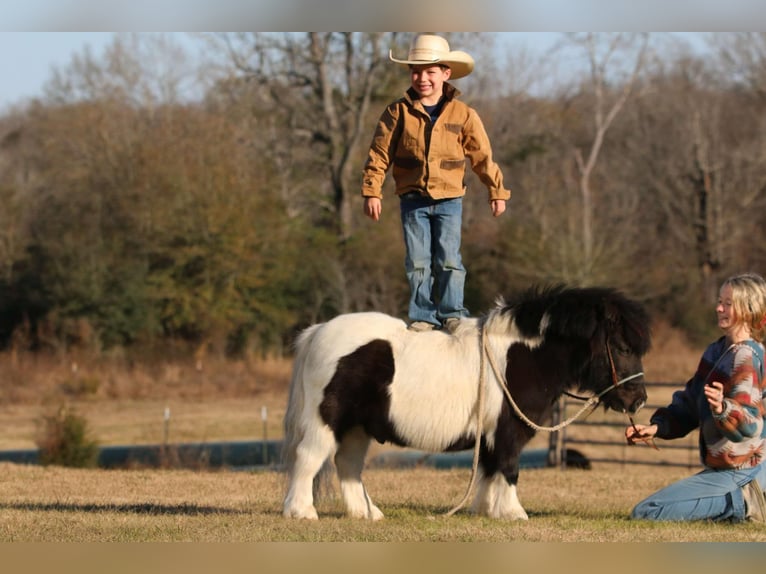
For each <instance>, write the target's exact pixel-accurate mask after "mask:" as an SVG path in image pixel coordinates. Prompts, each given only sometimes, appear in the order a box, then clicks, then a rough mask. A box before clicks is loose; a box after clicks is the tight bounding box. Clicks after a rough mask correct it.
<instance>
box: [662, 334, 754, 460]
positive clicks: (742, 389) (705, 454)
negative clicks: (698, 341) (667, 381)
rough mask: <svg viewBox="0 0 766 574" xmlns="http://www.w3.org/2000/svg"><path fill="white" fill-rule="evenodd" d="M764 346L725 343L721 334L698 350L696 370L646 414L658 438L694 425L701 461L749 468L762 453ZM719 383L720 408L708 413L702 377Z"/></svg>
mask: <svg viewBox="0 0 766 574" xmlns="http://www.w3.org/2000/svg"><path fill="white" fill-rule="evenodd" d="M763 357H764V347H763V345H761V344H760V343H758V342H756V341H753V340H748V341H745V342H742V343H737V344H735V345H728V344H727V343H726V338H725V337H721V338H720V339H718V340H717V341H716V342H714V343H712V344H711V345H710V346H709V347H708V348H707V349H705V352H704V353H703V354H702V358H701V359H700V363H699V366H698V367H697V372H696V373H695V374H694V376H693V377H692V378H691V379H690V380H689V381H688V382H687V383H686V386H685V387H684V389H683V390H680V391H677V392H675V393H674V394H673V400H672V401H671V403H670V405H668V406H667V407H664V408H661V409H658V410H657V411H656V412H655V413H654V414H653V415H652V418H651V422H652V423H653V424H656V425H657V434H656V436H657V437H658V438H663V439H673V438H678V437H682V436H686V435H687V434H689V433H690V432H691V431H692V430H694V429H695V428H699V429H700V432H699V448H700V458H701V461H702V464H703V465H705V466H706V467H707V468H712V469H739V468H752V467H754V466H756V465H758V464H759V463H760V462H762V461H763V460H764V456H766V432H765V431H764V416H766V409H764V400H763V397H764V393H766V385H765V384H764V367H763ZM713 381H718V382H720V383H723V388H724V397H725V398H724V410H723V412H722V413H721V414H720V415H713V413H712V412H711V410H710V406H709V405H708V402H707V399H706V398H705V393H704V387H705V385H706V384H707V383H709V382H713Z"/></svg>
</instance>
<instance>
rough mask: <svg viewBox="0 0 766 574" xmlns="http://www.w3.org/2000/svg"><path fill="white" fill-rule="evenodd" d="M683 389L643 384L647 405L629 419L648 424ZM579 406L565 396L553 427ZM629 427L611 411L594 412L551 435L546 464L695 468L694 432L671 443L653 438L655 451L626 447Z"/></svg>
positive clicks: (669, 384)
mask: <svg viewBox="0 0 766 574" xmlns="http://www.w3.org/2000/svg"><path fill="white" fill-rule="evenodd" d="M680 388H683V383H661V382H652V383H650V382H647V383H646V389H647V394H648V395H649V402H648V403H647V405H646V406H645V407H644V408H643V409H641V411H640V412H639V413H638V414H637V415H635V416H634V417H633V419H634V420H635V422H636V423H637V424H639V423H640V424H648V420H649V417H650V416H651V415H652V413H653V412H654V411H655V410H656V409H657V408H659V407H664V406H666V405H667V404H669V403H670V399H671V398H672V394H673V391H676V390H678V389H680ZM580 408H582V403H581V402H578V401H577V400H576V399H572V398H569V397H565V398H563V399H562V400H561V402H560V403H559V406H558V409H557V412H555V413H554V417H553V421H554V422H553V424H558V422H559V421H561V420H566V419H567V418H568V417H570V416H572V415H573V414H575V413H576V412H577V411H578V410H579V409H580ZM629 424H630V421H629V420H628V418H627V416H625V415H621V414H619V413H615V412H614V411H603V410H602V409H598V410H596V411H594V412H592V413H591V414H590V415H589V416H588V417H587V418H585V419H583V418H582V417H581V418H579V419H578V420H576V421H575V422H573V423H572V424H570V425H569V426H567V427H565V428H564V429H563V430H561V431H559V432H554V433H551V436H550V442H549V451H548V463H549V465H551V466H561V467H562V468H564V467H566V466H581V465H583V464H584V463H585V462H587V463H606V464H623V465H633V464H646V465H660V466H680V467H686V468H690V469H692V468H695V467H699V465H700V462H699V449H698V445H697V433H696V432H691V433H689V435H687V436H686V437H684V438H680V439H674V440H672V441H663V440H661V439H656V441H655V442H656V446H657V450H654V449H653V448H652V447H651V446H649V445H645V444H643V443H641V444H637V445H628V444H627V443H626V441H625V427H626V426H628V425H629Z"/></svg>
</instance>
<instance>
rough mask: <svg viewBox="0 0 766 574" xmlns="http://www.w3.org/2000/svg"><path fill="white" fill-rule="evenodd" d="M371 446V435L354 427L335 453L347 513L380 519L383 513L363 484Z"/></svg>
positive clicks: (356, 516)
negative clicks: (366, 456)
mask: <svg viewBox="0 0 766 574" xmlns="http://www.w3.org/2000/svg"><path fill="white" fill-rule="evenodd" d="M369 446H370V437H369V436H368V435H367V433H365V432H364V430H363V429H362V428H361V427H357V428H355V429H353V430H352V431H351V432H349V433H348V434H346V436H344V437H343V440H341V442H340V445H339V447H338V452H337V453H336V454H335V466H336V468H337V469H338V479H339V480H340V491H341V494H342V495H343V502H344V503H345V505H346V513H347V514H348V515H349V516H352V517H354V518H368V519H370V520H380V519H381V518H383V513H382V512H381V511H380V509H379V508H378V507H377V506H375V505H374V504H373V503H372V500H370V497H369V495H368V494H367V490H366V489H365V488H364V484H362V469H363V468H364V458H365V455H366V454H367V449H368V447H369Z"/></svg>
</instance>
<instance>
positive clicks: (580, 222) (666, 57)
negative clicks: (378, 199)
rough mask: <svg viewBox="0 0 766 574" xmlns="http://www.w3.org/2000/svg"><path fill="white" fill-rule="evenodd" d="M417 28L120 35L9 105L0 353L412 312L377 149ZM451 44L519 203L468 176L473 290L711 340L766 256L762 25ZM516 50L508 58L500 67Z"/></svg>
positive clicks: (202, 341)
mask: <svg viewBox="0 0 766 574" xmlns="http://www.w3.org/2000/svg"><path fill="white" fill-rule="evenodd" d="M409 40H410V36H409V35H408V34H372V33H321V34H320V33H294V34H285V33H280V34H276V33H275V34H267V33H252V34H217V35H203V36H198V37H195V38H194V39H193V41H194V42H199V43H201V44H204V46H205V54H206V60H205V61H204V62H201V61H197V60H194V59H192V58H191V57H190V56H189V55H188V53H187V52H186V51H185V48H184V47H182V46H180V45H177V44H174V43H173V42H172V41H170V40H169V39H167V38H165V37H162V36H155V35H132V36H116V37H115V40H114V43H113V44H112V45H111V46H110V48H109V49H108V50H107V51H106V52H104V53H103V54H101V55H93V54H91V53H89V52H85V53H83V54H81V55H77V56H76V57H74V58H73V60H72V62H71V63H70V64H69V65H68V66H67V67H65V68H63V69H57V70H55V71H54V73H53V74H52V77H51V79H50V81H49V83H48V85H47V88H46V93H45V96H44V97H42V98H39V99H36V100H34V101H31V102H27V103H24V104H23V105H21V106H17V107H15V108H13V109H11V110H9V111H7V112H6V113H5V114H4V115H3V116H1V117H0V205H1V206H2V209H0V343H1V344H2V345H3V346H4V347H6V348H23V349H45V350H51V351H56V352H59V351H66V350H68V349H70V348H72V347H78V348H85V349H89V350H92V351H94V352H96V353H100V352H102V351H104V350H109V349H115V348H120V349H135V350H141V349H146V348H149V347H154V348H156V347H157V346H158V345H161V346H172V345H174V346H179V345H180V346H181V347H183V348H187V347H188V349H189V350H190V352H191V351H193V352H194V353H196V354H198V355H201V354H205V353H209V352H213V353H217V354H221V355H241V354H244V353H257V354H272V353H276V354H284V353H288V352H289V344H290V341H291V340H292V336H293V335H294V333H295V332H296V330H297V329H299V328H301V327H304V326H306V325H308V324H310V323H313V322H315V321H319V320H323V319H327V318H329V317H331V316H333V315H335V314H338V313H344V312H350V311H360V310H379V311H383V312H388V313H391V314H394V315H399V316H404V315H405V314H406V302H407V298H408V288H407V285H406V281H405V276H404V270H403V256H404V254H403V247H402V240H401V231H400V229H399V221H398V209H397V207H398V206H397V205H396V201H395V199H394V198H393V194H392V185H391V182H390V181H389V182H388V184H387V188H386V199H385V200H384V213H383V220H382V221H381V222H379V223H373V222H371V221H370V220H368V219H366V218H364V217H363V215H362V212H361V198H360V197H359V187H360V181H361V169H362V162H363V160H364V157H365V153H366V147H367V145H368V143H369V138H370V137H371V135H372V130H373V129H374V125H375V121H376V119H377V117H378V114H379V113H380V112H381V111H382V109H383V107H384V106H385V105H386V104H387V103H388V102H390V101H391V100H393V99H394V98H396V97H398V96H399V95H400V94H401V93H402V92H403V90H404V89H405V88H406V87H407V84H408V77H407V74H406V72H404V71H403V70H402V69H400V68H399V67H396V66H395V65H393V64H390V63H389V62H388V60H387V55H388V50H389V49H390V48H394V49H395V50H399V51H406V46H407V45H408V43H409ZM496 40H497V38H496V37H495V36H494V35H492V34H479V35H477V34H451V35H450V41H451V42H452V45H453V47H454V48H456V49H466V50H468V51H469V52H471V53H472V54H473V55H474V57H475V58H476V60H477V62H479V65H478V67H477V70H476V71H475V73H474V74H472V76H469V77H468V78H466V79H464V80H459V81H458V82H456V85H457V86H458V88H459V89H460V90H461V91H463V96H462V97H463V99H464V100H465V101H467V102H468V103H470V104H471V105H473V106H474V107H476V108H477V110H478V111H479V113H480V115H481V116H482V118H483V120H484V123H485V124H486V126H487V129H488V132H489V134H490V138H491V139H492V142H493V147H494V152H495V156H496V159H497V161H498V162H499V163H500V164H501V167H502V168H503V171H504V173H505V176H506V180H507V183H508V185H509V187H511V189H512V190H513V198H512V200H511V202H510V203H509V213H508V214H506V215H504V216H503V217H501V218H499V219H496V220H495V219H493V218H492V217H491V216H490V212H489V209H488V207H487V201H486V191H485V190H484V189H483V188H482V186H481V185H480V184H479V183H478V182H477V181H476V179H475V178H474V177H473V176H469V178H468V182H467V183H468V187H469V191H468V195H467V199H466V206H465V216H464V238H463V250H464V259H465V261H466V264H467V267H468V271H469V276H468V283H467V304H468V307H469V309H471V310H472V311H473V312H474V313H475V314H479V313H481V312H483V311H484V310H485V309H486V308H488V307H489V306H490V305H491V304H492V302H493V300H494V299H495V298H496V296H498V295H500V294H503V293H508V292H510V291H512V290H516V289H519V288H523V287H526V286H528V285H529V284H531V283H550V282H567V283H572V284H578V285H588V284H609V285H614V286H617V287H619V288H621V289H623V290H625V291H626V292H627V293H628V294H629V295H631V296H633V297H636V298H639V299H641V300H643V301H644V302H645V303H646V304H647V305H648V306H649V307H650V309H651V310H652V311H653V312H654V313H655V314H656V315H657V316H661V317H663V318H664V319H665V320H667V321H669V322H670V323H671V324H672V325H674V326H680V327H681V328H683V329H685V330H687V331H688V332H689V333H690V334H692V335H693V336H696V337H699V339H700V340H706V339H708V338H709V337H710V336H712V334H713V331H711V329H713V328H714V322H713V321H712V320H711V316H712V311H711V308H712V304H713V302H714V300H715V297H716V290H717V287H718V285H719V284H720V282H721V280H723V279H724V278H725V277H726V276H728V275H729V274H731V273H735V272H739V271H742V270H754V271H757V272H764V271H765V270H766V265H764V263H766V250H765V248H764V246H766V241H764V227H763V225H762V224H761V217H760V216H759V214H762V213H764V208H766V193H765V192H764V185H765V184H766V169H764V167H766V165H765V164H766V146H765V144H764V141H765V140H764V137H763V132H764V128H765V127H766V124H765V120H764V118H766V114H764V108H766V99H764V93H766V90H765V89H764V88H766V75H765V74H764V71H763V70H764V69H766V66H764V63H766V49H765V46H766V35H764V34H761V33H750V32H748V33H730V34H721V35H715V36H711V37H710V39H709V45H708V48H707V50H706V51H705V52H704V55H700V54H699V53H695V52H693V51H691V50H690V49H689V47H688V46H685V45H683V44H681V43H678V42H677V41H675V42H674V41H672V39H671V37H670V36H669V35H663V34H652V35H641V34H632V35H624V34H584V35H562V38H561V43H560V44H559V45H558V46H557V47H556V48H555V49H554V50H553V51H551V52H550V53H548V54H545V55H544V56H543V57H541V58H540V59H538V60H535V59H532V58H530V57H529V56H528V55H526V54H515V53H506V52H503V49H502V46H500V45H498V44H497V43H496ZM498 54H499V55H500V56H498Z"/></svg>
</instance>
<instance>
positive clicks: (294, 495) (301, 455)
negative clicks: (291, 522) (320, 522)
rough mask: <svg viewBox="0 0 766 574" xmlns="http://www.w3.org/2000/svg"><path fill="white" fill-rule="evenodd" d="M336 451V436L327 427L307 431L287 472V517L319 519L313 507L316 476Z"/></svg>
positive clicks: (285, 503)
mask: <svg viewBox="0 0 766 574" xmlns="http://www.w3.org/2000/svg"><path fill="white" fill-rule="evenodd" d="M335 448H336V443H335V437H334V436H333V433H332V431H331V430H330V429H329V428H328V427H324V428H321V429H308V430H307V431H306V433H305V435H304V438H303V440H301V442H300V443H299V444H298V447H297V448H296V451H295V461H294V462H293V464H292V467H291V468H290V469H288V473H289V480H290V484H289V487H288V489H287V495H286V496H285V501H284V504H283V507H282V508H283V510H282V514H283V516H285V518H308V519H311V520H316V519H317V518H319V516H318V515H317V511H316V508H315V507H314V492H313V486H314V477H315V476H316V475H317V474H318V473H319V471H320V470H321V469H322V465H323V464H324V461H325V460H327V459H328V458H329V457H330V456H332V453H333V451H334V450H335Z"/></svg>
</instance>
